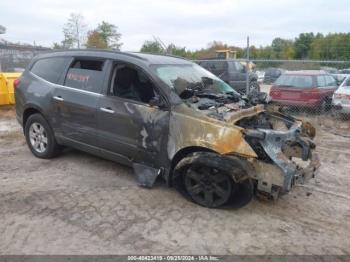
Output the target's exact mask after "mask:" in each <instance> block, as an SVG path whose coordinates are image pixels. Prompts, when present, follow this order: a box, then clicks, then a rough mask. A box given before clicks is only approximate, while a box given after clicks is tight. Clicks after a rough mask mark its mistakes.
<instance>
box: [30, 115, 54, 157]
mask: <svg viewBox="0 0 350 262" xmlns="http://www.w3.org/2000/svg"><path fill="white" fill-rule="evenodd" d="M24 133H25V137H26V141H27V144H28V147H29V149H30V150H31V151H32V153H33V154H34V155H35V156H36V157H39V158H52V157H55V156H56V155H57V154H58V153H59V151H60V146H59V145H58V144H57V142H56V139H55V137H54V134H53V131H52V129H51V127H50V125H49V123H48V122H47V121H46V120H45V118H44V117H43V116H42V115H41V114H33V115H31V116H29V118H28V120H27V121H26V124H25V128H24Z"/></svg>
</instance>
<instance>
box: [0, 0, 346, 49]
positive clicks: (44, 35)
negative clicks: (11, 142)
mask: <svg viewBox="0 0 350 262" xmlns="http://www.w3.org/2000/svg"><path fill="white" fill-rule="evenodd" d="M71 12H75V13H81V14H82V15H83V16H84V17H85V21H86V23H87V24H88V27H89V29H93V28H94V27H96V26H97V24H98V23H99V22H101V21H102V20H105V21H107V22H110V23H113V24H115V25H117V26H118V27H119V31H120V32H121V33H122V42H123V46H122V50H125V51H138V50H139V49H140V47H141V45H142V43H143V42H144V41H145V40H151V39H152V36H158V37H160V39H162V40H163V42H165V43H166V44H169V43H174V44H176V45H179V46H184V47H187V48H189V49H191V50H193V49H198V48H201V47H206V46H207V44H208V42H210V41H213V40H218V41H223V42H225V43H228V44H230V45H237V46H244V45H245V41H246V36H247V35H249V36H250V38H251V43H252V44H254V45H257V46H259V45H267V44H270V43H271V40H272V39H273V38H275V37H283V38H290V39H292V38H294V37H295V36H297V35H298V34H299V33H300V32H311V31H313V32H322V33H329V32H349V31H350V20H349V18H350V1H349V0H332V1H330V0H307V1H305V0H255V1H254V0H173V1H170V0H150V1H146V0H144V1H142V0H123V1H112V0H69V1H68V0H61V1H57V0H56V1H54V0H52V1H49V0H26V1H24V0H23V1H22V0H12V1H11V0H1V3H0V24H2V25H4V26H6V27H7V33H6V34H5V35H2V37H3V38H5V39H6V40H8V41H13V42H17V41H20V42H26V43H33V42H34V41H35V42H36V44H38V45H44V46H52V43H53V42H60V41H61V40H62V39H63V34H62V26H63V25H64V23H65V22H66V20H67V18H68V16H69V14H70V13H71Z"/></svg>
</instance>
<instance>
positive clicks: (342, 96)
mask: <svg viewBox="0 0 350 262" xmlns="http://www.w3.org/2000/svg"><path fill="white" fill-rule="evenodd" d="M334 98H335V99H342V100H350V95H347V94H334Z"/></svg>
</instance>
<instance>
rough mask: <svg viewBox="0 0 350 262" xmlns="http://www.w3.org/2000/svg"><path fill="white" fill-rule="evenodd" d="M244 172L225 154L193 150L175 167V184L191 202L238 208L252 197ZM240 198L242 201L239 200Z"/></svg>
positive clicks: (210, 206) (251, 189) (250, 186)
mask: <svg viewBox="0 0 350 262" xmlns="http://www.w3.org/2000/svg"><path fill="white" fill-rule="evenodd" d="M242 177H247V176H246V172H245V171H244V169H243V168H241V167H240V166H239V165H238V164H237V163H236V162H234V161H232V159H229V158H228V157H224V156H221V155H218V154H215V153H209V152H197V153H194V154H191V155H190V156H188V157H186V158H184V159H182V160H181V161H180V162H179V163H178V165H177V166H176V167H175V173H174V185H175V187H176V188H177V189H178V190H179V191H180V192H181V193H182V194H184V195H185V196H186V197H187V198H189V199H190V200H191V201H193V202H194V203H196V204H198V205H201V206H204V207H208V208H218V207H223V206H234V207H242V206H244V205H246V204H248V203H249V202H250V200H251V199H252V197H253V186H252V184H251V183H250V180H249V179H245V180H244V181H242V182H240V183H236V182H235V180H237V179H240V178H242ZM242 197H243V198H244V199H245V200H242Z"/></svg>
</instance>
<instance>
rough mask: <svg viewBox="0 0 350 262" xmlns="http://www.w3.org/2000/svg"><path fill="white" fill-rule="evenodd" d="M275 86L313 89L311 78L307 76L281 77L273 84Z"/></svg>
mask: <svg viewBox="0 0 350 262" xmlns="http://www.w3.org/2000/svg"><path fill="white" fill-rule="evenodd" d="M275 85H276V86H283V87H295V88H311V87H313V81H312V76H308V75H281V76H280V77H279V78H278V79H277V80H276V82H275Z"/></svg>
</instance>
